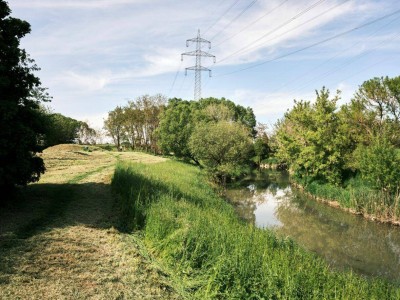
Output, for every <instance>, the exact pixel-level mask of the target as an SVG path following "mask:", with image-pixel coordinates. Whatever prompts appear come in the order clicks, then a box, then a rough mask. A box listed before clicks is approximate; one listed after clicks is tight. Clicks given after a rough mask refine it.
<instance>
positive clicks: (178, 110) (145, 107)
mask: <svg viewBox="0 0 400 300" xmlns="http://www.w3.org/2000/svg"><path fill="white" fill-rule="evenodd" d="M255 126H256V119H255V116H254V113H253V111H252V109H251V108H245V107H243V106H240V105H236V104H235V103H233V102H232V101H230V100H227V99H225V98H221V99H216V98H206V99H201V100H200V101H187V100H182V99H177V98H174V99H169V101H168V103H167V101H166V98H165V97H163V96H161V95H155V96H148V95H146V96H142V97H139V98H137V99H136V100H134V101H129V102H128V104H127V105H126V106H123V107H117V108H115V109H114V110H112V111H110V112H109V114H108V118H107V119H106V120H105V122H104V128H105V129H106V131H107V132H108V135H109V136H110V137H112V139H113V140H114V143H115V145H116V146H117V147H118V148H120V147H121V145H127V146H129V147H130V148H131V149H142V150H146V151H151V152H154V153H159V154H164V155H173V156H175V157H177V158H180V159H183V160H187V161H191V162H193V163H195V164H197V165H201V166H203V167H205V168H206V170H207V171H208V173H209V174H210V175H211V177H212V178H213V179H214V180H215V181H218V182H220V183H225V182H226V180H227V179H228V178H230V177H232V176H237V175H239V174H240V173H241V172H243V168H244V166H245V165H246V164H247V163H248V162H249V158H251V157H252V156H253V155H254V147H253V140H254V139H257V138H256V133H257V132H256V128H255ZM260 141H265V143H266V139H265V137H264V136H263V138H262V139H260ZM258 145H260V143H259V142H258ZM259 148H260V147H259ZM261 148H262V146H261ZM264 148H265V147H264ZM264 148H263V149H264ZM258 154H259V155H261V156H263V157H264V156H265V155H266V152H265V151H261V152H260V151H259V153H258Z"/></svg>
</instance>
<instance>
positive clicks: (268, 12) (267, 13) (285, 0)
mask: <svg viewBox="0 0 400 300" xmlns="http://www.w3.org/2000/svg"><path fill="white" fill-rule="evenodd" d="M288 1H289V0H284V1H283V2H281V3H280V4H279V5H278V6H276V7H274V8H273V9H271V10H269V11H267V12H266V13H265V14H263V15H262V16H261V17H259V18H258V19H256V20H254V21H253V22H251V23H250V24H248V25H246V26H245V27H244V28H242V29H241V30H239V31H238V32H236V33H235V34H233V35H231V36H230V37H228V38H226V39H224V40H223V41H222V42H220V43H218V44H217V45H215V47H218V46H219V45H221V44H222V43H225V42H226V41H228V40H230V39H232V38H233V37H235V36H237V35H238V34H239V33H242V32H243V31H245V30H246V29H247V28H249V27H250V26H252V25H254V24H255V23H257V22H258V21H260V20H261V19H263V18H265V17H266V16H268V15H270V14H271V13H273V12H274V11H275V10H277V9H278V8H280V7H281V6H282V5H283V4H285V3H286V2H288Z"/></svg>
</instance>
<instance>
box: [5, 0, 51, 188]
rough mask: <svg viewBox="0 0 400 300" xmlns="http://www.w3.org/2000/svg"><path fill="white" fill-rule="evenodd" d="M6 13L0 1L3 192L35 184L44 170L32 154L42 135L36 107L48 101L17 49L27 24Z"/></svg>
mask: <svg viewBox="0 0 400 300" xmlns="http://www.w3.org/2000/svg"><path fill="white" fill-rule="evenodd" d="M10 13H11V10H10V8H9V7H8V4H7V2H5V1H3V0H0V95H1V99H0V128H1V131H0V186H1V188H6V189H9V188H11V187H13V186H14V185H15V184H19V185H25V184H27V183H29V182H34V181H37V180H39V178H40V175H41V174H42V173H43V172H44V171H45V167H44V163H43V160H42V159H41V158H40V157H38V156H37V155H36V153H37V152H38V151H40V150H41V147H40V145H39V140H40V138H41V135H43V134H45V121H44V116H43V114H42V113H41V111H40V109H39V104H40V103H41V102H42V101H45V100H49V97H48V95H47V93H46V92H45V89H43V88H42V87H41V82H40V80H39V78H38V77H37V76H35V75H34V72H35V71H37V70H39V68H38V67H37V66H36V65H35V64H34V61H33V60H32V59H31V58H29V55H28V54H27V53H26V51H25V50H23V49H21V48H20V40H21V38H23V37H24V36H25V35H27V34H29V33H30V31H31V28H30V25H29V23H28V22H26V21H23V20H20V19H17V18H13V17H10Z"/></svg>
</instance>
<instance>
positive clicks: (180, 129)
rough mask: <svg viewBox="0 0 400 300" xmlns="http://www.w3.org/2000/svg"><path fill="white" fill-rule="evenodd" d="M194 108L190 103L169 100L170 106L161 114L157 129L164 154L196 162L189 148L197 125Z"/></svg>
mask: <svg viewBox="0 0 400 300" xmlns="http://www.w3.org/2000/svg"><path fill="white" fill-rule="evenodd" d="M193 106H194V105H193V103H191V102H189V101H182V100H180V99H171V100H169V102H168V106H167V107H166V109H165V111H164V112H163V113H162V114H161V118H160V126H159V128H158V129H157V135H158V137H159V146H160V148H161V151H162V152H163V153H165V154H171V153H172V154H173V155H174V156H176V157H178V158H188V159H193V160H195V158H194V157H193V156H192V154H191V152H190V150H189V147H188V141H189V138H190V135H191V134H192V131H193V128H194V124H195V123H194V121H193V111H194V110H193Z"/></svg>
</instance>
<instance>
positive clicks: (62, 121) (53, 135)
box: [45, 113, 81, 147]
mask: <svg viewBox="0 0 400 300" xmlns="http://www.w3.org/2000/svg"><path fill="white" fill-rule="evenodd" d="M47 122H48V123H47V130H46V137H45V145H46V146H47V147H49V146H54V145H58V144H71V143H74V142H75V140H76V138H77V137H78V131H79V129H80V127H81V122H80V121H77V120H75V119H72V118H69V117H66V116H64V115H62V114H59V113H53V114H49V115H47Z"/></svg>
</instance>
